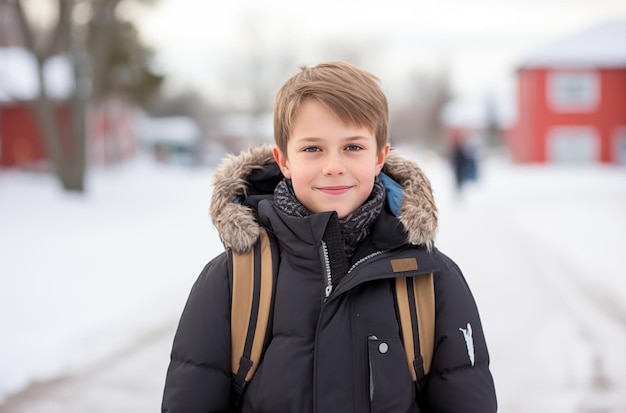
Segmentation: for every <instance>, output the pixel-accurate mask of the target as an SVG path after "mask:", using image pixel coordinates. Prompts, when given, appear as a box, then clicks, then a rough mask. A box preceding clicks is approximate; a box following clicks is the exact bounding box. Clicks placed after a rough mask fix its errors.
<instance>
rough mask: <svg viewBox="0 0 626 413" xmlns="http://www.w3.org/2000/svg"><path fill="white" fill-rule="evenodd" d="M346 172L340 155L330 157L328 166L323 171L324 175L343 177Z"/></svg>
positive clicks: (327, 162) (327, 160)
mask: <svg viewBox="0 0 626 413" xmlns="http://www.w3.org/2000/svg"><path fill="white" fill-rule="evenodd" d="M344 172H345V168H344V166H343V162H341V157H340V156H338V155H328V157H327V159H326V164H325V165H324V168H323V170H322V173H323V174H324V175H341V174H343V173H344Z"/></svg>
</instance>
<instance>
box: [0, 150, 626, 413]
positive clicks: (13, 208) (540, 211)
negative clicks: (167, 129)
mask: <svg viewBox="0 0 626 413" xmlns="http://www.w3.org/2000/svg"><path fill="white" fill-rule="evenodd" d="M405 153H406V154H407V155H408V156H412V157H414V158H415V159H416V160H418V161H419V162H420V164H421V165H422V167H423V168H424V169H425V170H426V172H427V174H428V175H429V177H430V179H431V181H432V184H433V188H434V191H435V196H436V198H437V202H438V205H439V212H440V231H439V235H438V242H437V245H438V247H439V248H440V249H441V250H442V251H444V252H445V253H446V254H447V255H449V256H451V257H452V258H453V259H454V260H455V261H456V262H457V263H458V264H459V265H460V267H461V268H462V269H463V271H464V273H465V275H466V277H467V280H468V283H469V284H470V286H471V288H472V291H473V292H474V295H475V298H476V300H477V303H478V306H479V309H480V312H481V316H482V319H483V327H484V329H485V332H486V335H487V339H488V344H489V347H490V352H491V357H492V371H493V374H494V378H495V381H496V386H497V391H498V396H499V402H500V411H502V412H537V411H549V412H591V411H603V412H624V411H626V369H625V367H626V352H625V351H624V348H626V328H625V324H626V277H625V275H626V271H625V270H624V265H623V263H622V257H623V253H624V246H625V245H626V214H625V213H624V211H626V169H624V168H619V167H611V166H598V165H595V166H583V167H576V168H574V167H561V166H536V165H535V166H515V165H511V164H509V163H508V162H507V161H506V160H505V159H502V158H499V157H490V158H485V159H484V160H483V162H482V164H481V169H480V175H479V180H478V181H476V182H473V183H471V185H469V186H468V187H467V188H466V191H465V192H464V193H463V194H462V195H461V196H457V194H455V193H454V191H453V186H452V178H451V173H450V170H449V168H448V166H447V164H446V163H445V161H444V160H442V159H440V158H438V157H437V156H436V155H434V154H431V153H419V154H417V153H416V152H414V151H413V150H410V149H408V148H407V149H405ZM211 180H212V170H211V169H210V168H186V169H183V168H180V167H171V166H169V167H168V166H165V165H160V164H159V165H157V164H154V163H152V162H151V161H150V160H148V159H143V158H138V159H136V160H134V161H132V162H131V163H128V164H126V165H121V166H118V167H113V168H109V169H94V170H92V171H91V172H90V174H89V176H88V181H87V182H88V188H89V190H88V192H87V194H85V195H84V196H76V195H71V194H66V193H63V192H62V191H60V190H59V186H58V185H57V184H56V182H55V181H54V180H53V179H52V178H51V177H49V176H47V175H43V174H36V173H26V172H22V171H17V170H0V205H1V207H0V331H1V332H2V339H1V340H0V406H1V403H2V402H1V400H2V399H3V398H6V397H8V396H9V395H11V394H14V393H16V392H19V391H20V390H22V389H24V388H25V387H26V386H27V385H28V384H29V383H31V382H34V381H45V380H51V379H54V378H57V377H62V376H64V375H68V374H76V373H77V372H78V373H80V372H81V371H87V370H89V369H93V368H94V366H97V365H98V363H102V362H103V360H111V358H112V356H114V355H115V354H117V353H119V352H120V351H121V349H124V348H128V346H132V345H133V344H136V345H138V343H145V342H146V340H147V338H149V337H152V336H153V335H154V333H155V332H158V331H162V330H163V326H165V325H170V324H171V325H175V323H176V320H177V319H178V317H179V316H180V312H181V310H182V307H183V305H184V302H185V300H186V298H187V295H188V293H189V289H190V288H191V285H192V283H193V282H194V281H195V278H196V277H197V275H198V273H199V272H200V270H201V269H202V267H203V266H204V264H205V263H206V262H207V261H208V260H209V259H210V258H212V257H213V256H215V255H216V254H217V253H218V252H220V251H221V250H222V246H221V243H220V241H219V238H218V236H217V233H216V232H215V230H214V228H213V227H212V225H211V223H210V220H209V218H208V205H209V202H210V190H211V188H210V187H211ZM163 357H167V354H164V355H163Z"/></svg>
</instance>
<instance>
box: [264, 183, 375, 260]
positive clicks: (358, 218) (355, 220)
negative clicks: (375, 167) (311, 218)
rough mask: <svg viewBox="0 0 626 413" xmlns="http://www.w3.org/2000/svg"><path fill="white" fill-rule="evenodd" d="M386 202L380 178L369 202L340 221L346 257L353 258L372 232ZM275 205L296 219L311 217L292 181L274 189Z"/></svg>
mask: <svg viewBox="0 0 626 413" xmlns="http://www.w3.org/2000/svg"><path fill="white" fill-rule="evenodd" d="M384 201H385V187H384V186H383V183H382V182H381V180H380V178H379V177H376V179H375V181H374V188H372V193H371V194H370V196H369V197H368V198H367V200H366V201H365V202H364V203H363V205H361V206H360V207H358V208H357V209H356V210H355V211H354V212H352V213H351V214H349V215H348V216H346V217H344V218H342V219H340V220H339V229H340V230H341V236H342V238H343V242H344V249H345V252H346V255H347V256H348V257H351V256H352V254H353V253H354V250H355V249H356V247H357V245H358V244H359V242H361V241H363V240H364V239H365V238H366V237H367V236H368V235H369V232H370V227H371V225H372V223H373V222H374V220H375V219H376V218H377V217H378V215H379V214H380V212H381V211H382V209H383V205H384ZM274 204H275V205H276V206H277V207H278V208H280V209H281V210H282V211H283V212H284V213H286V214H288V215H291V216H295V217H300V218H303V217H306V216H308V215H311V214H312V212H311V211H309V210H308V209H307V208H306V207H305V206H304V205H302V203H301V202H300V201H299V200H298V198H296V195H295V193H294V191H293V186H292V184H291V180H288V179H283V180H282V181H280V182H279V183H278V185H277V186H276V189H274Z"/></svg>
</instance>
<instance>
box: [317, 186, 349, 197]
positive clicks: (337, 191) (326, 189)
mask: <svg viewBox="0 0 626 413" xmlns="http://www.w3.org/2000/svg"><path fill="white" fill-rule="evenodd" d="M351 188H352V187H351V186H346V185H343V186H322V187H318V188H317V189H318V190H319V191H320V192H323V193H325V194H327V195H343V194H345V193H346V192H348V191H349V190H350V189H351Z"/></svg>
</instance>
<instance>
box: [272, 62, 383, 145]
mask: <svg viewBox="0 0 626 413" xmlns="http://www.w3.org/2000/svg"><path fill="white" fill-rule="evenodd" d="M307 99H316V100H317V101H318V102H320V103H321V104H322V105H324V106H326V107H327V108H328V109H330V110H331V111H332V112H334V113H335V114H336V115H337V116H339V118H340V119H341V120H343V121H344V122H348V123H351V124H354V125H356V126H365V127H367V128H369V129H370V130H371V131H372V132H373V133H374V135H375V136H376V145H377V149H378V151H380V150H382V148H383V147H384V146H385V145H386V144H387V142H388V140H389V131H388V127H389V107H388V105H387V98H386V97H385V94H384V93H383V91H382V90H381V88H380V83H379V79H378V78H377V77H376V76H374V75H372V74H371V73H369V72H367V71H365V70H363V69H361V68H358V67H356V66H354V65H351V64H349V63H345V62H328V63H321V64H319V65H317V66H315V67H307V66H302V67H300V72H299V73H297V74H296V75H294V76H293V77H291V78H290V79H289V80H287V82H285V84H284V85H283V86H282V87H281V88H280V89H279V91H278V93H277V95H276V103H275V105H274V141H275V143H276V146H278V148H279V149H280V151H281V152H282V153H283V154H284V155H285V156H286V155H287V142H288V141H289V136H290V134H291V128H292V125H293V121H294V119H295V117H296V116H297V115H298V112H299V109H300V107H301V105H302V103H304V102H305V101H306V100H307Z"/></svg>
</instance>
